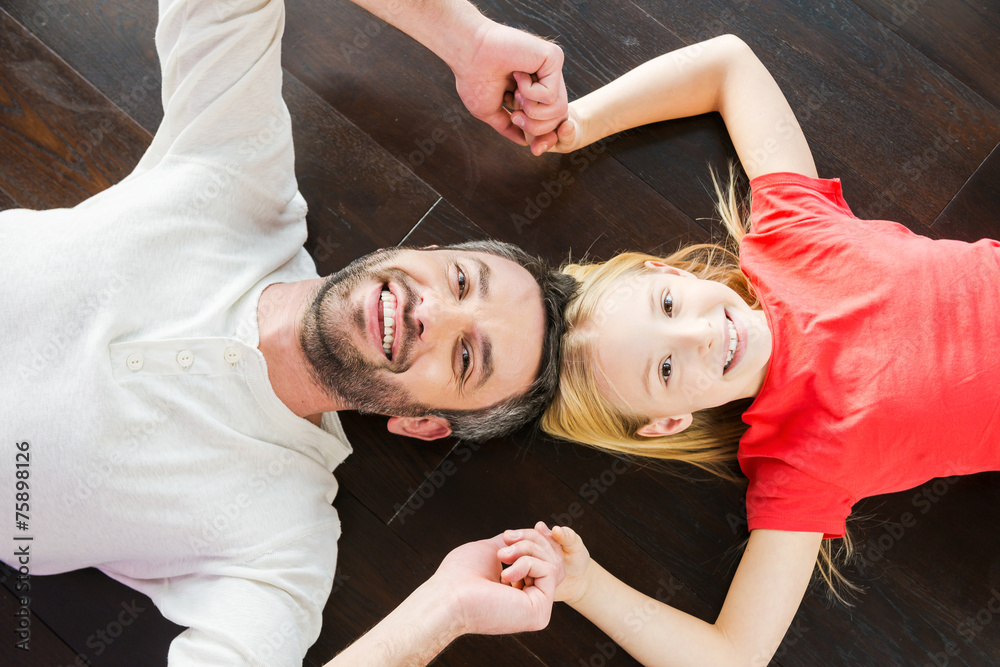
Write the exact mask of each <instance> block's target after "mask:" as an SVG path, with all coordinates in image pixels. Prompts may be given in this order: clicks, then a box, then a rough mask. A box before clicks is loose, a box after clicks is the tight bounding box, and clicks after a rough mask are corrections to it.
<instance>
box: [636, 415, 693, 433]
mask: <svg viewBox="0 0 1000 667" xmlns="http://www.w3.org/2000/svg"><path fill="white" fill-rule="evenodd" d="M692 421H694V417H693V416H692V415H691V414H686V415H681V416H680V417H664V418H663V419H657V420H655V421H651V422H649V423H648V424H646V425H645V426H643V427H642V428H640V429H639V430H638V431H636V433H638V434H639V435H641V436H645V437H647V438H657V437H659V436H661V435H677V434H678V433H680V432H681V431H683V430H684V429H686V428H687V427H688V426H690V425H691V422H692Z"/></svg>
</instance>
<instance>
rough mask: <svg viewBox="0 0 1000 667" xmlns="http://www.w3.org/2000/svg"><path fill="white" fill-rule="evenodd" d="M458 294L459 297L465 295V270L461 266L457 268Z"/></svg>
mask: <svg viewBox="0 0 1000 667" xmlns="http://www.w3.org/2000/svg"><path fill="white" fill-rule="evenodd" d="M458 296H459V298H461V297H463V296H465V272H464V271H462V268H461V267H459V268H458Z"/></svg>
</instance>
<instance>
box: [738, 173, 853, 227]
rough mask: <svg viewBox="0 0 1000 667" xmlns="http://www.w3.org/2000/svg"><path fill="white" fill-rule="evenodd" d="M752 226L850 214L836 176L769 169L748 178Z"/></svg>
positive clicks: (776, 224)
mask: <svg viewBox="0 0 1000 667" xmlns="http://www.w3.org/2000/svg"><path fill="white" fill-rule="evenodd" d="M750 192H751V207H750V218H751V221H752V229H753V231H754V232H756V233H759V234H765V233H768V232H772V231H776V230H778V229H781V228H782V227H784V226H787V225H791V224H797V223H803V222H809V221H817V220H823V221H826V220H830V219H831V218H832V219H836V218H837V217H844V216H846V217H850V218H854V214H853V213H851V209H850V207H849V206H848V205H847V202H846V201H844V194H843V192H842V190H841V186H840V179H832V180H829V179H821V178H811V177H809V176H803V175H802V174H793V173H772V174H764V175H763V176H758V177H757V178H755V179H753V180H752V181H750Z"/></svg>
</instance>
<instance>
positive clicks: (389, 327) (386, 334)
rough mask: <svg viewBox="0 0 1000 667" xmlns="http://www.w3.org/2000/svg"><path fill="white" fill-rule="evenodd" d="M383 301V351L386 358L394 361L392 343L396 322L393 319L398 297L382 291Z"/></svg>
mask: <svg viewBox="0 0 1000 667" xmlns="http://www.w3.org/2000/svg"><path fill="white" fill-rule="evenodd" d="M380 298H381V300H382V317H383V324H382V351H383V352H385V356H386V358H388V359H392V341H393V340H395V339H394V338H393V331H394V330H395V328H396V322H395V320H393V317H395V315H396V297H394V296H393V295H392V292H390V291H389V290H382V295H381V297H380Z"/></svg>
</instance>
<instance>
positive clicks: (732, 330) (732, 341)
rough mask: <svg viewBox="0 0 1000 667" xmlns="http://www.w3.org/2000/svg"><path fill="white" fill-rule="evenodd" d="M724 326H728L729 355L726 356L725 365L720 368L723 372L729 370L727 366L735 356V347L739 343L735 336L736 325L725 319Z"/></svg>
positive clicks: (737, 337)
mask: <svg viewBox="0 0 1000 667" xmlns="http://www.w3.org/2000/svg"><path fill="white" fill-rule="evenodd" d="M726 324H727V325H729V353H728V354H726V365H725V366H723V367H722V370H723V371H726V370H727V369H728V368H729V364H731V363H733V355H735V354H736V346H737V344H738V343H739V336H737V335H736V325H735V324H733V321H732V320H731V319H729V318H728V317H727V318H726Z"/></svg>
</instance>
